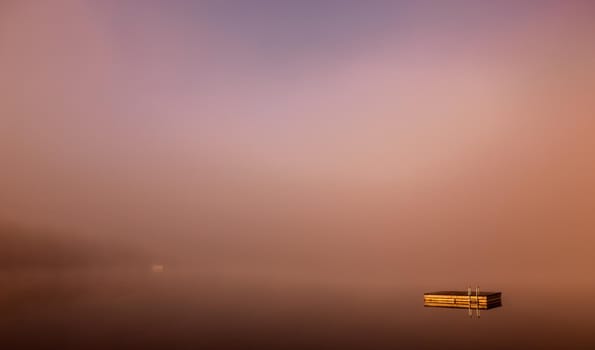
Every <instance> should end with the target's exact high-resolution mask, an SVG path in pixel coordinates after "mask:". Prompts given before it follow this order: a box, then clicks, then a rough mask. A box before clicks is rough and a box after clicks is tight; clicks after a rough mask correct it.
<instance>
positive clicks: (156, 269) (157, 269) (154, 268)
mask: <svg viewBox="0 0 595 350" xmlns="http://www.w3.org/2000/svg"><path fill="white" fill-rule="evenodd" d="M151 271H153V272H155V273H161V272H163V271H165V266H163V265H159V264H153V266H151Z"/></svg>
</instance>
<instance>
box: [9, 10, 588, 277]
mask: <svg viewBox="0 0 595 350" xmlns="http://www.w3.org/2000/svg"><path fill="white" fill-rule="evenodd" d="M267 4H268V3H267ZM267 4H265V2H263V3H262V4H260V5H262V6H265V5H266V6H269V7H266V8H268V9H269V10H268V11H264V12H258V11H256V12H254V11H247V12H242V11H243V10H242V9H241V8H237V7H234V6H218V5H216V4H214V3H213V4H211V3H210V2H208V1H207V2H199V3H197V4H195V5H193V6H190V5H189V4H188V3H187V2H182V1H179V2H172V4H171V5H170V3H169V2H168V3H167V4H166V3H165V2H149V3H146V4H142V5H141V4H137V3H135V2H110V1H106V2H94V1H74V0H65V1H59V2H56V3H55V4H54V3H52V4H49V3H39V2H29V1H18V2H17V1H5V2H2V4H1V5H0V75H1V76H2V79H1V80H0V94H1V100H2V103H1V104H0V118H1V123H2V126H1V127H0V159H1V162H2V163H1V169H2V171H1V172H0V193H1V199H0V218H1V219H2V222H3V224H2V227H1V228H0V232H1V233H2V235H1V238H0V239H2V242H1V243H2V255H3V258H2V259H1V260H0V261H2V265H3V267H10V268H11V269H14V268H15V267H18V266H19V265H22V267H27V268H30V267H32V266H35V267H36V268H41V267H45V268H49V267H57V266H76V265H81V266H88V265H89V264H93V265H94V266H113V265H134V266H143V267H140V268H144V267H147V268H148V267H149V266H150V264H153V263H163V264H165V265H166V266H168V267H171V266H175V269H198V270H201V271H203V270H205V271H206V270H209V271H212V272H213V273H215V274H217V273H220V274H227V275H226V276H228V275H229V276H236V275H242V274H244V275H245V274H253V275H254V276H261V277H260V278H264V279H266V278H286V279H289V280H291V279H295V278H302V279H316V278H319V279H329V280H332V279H333V278H335V279H342V280H347V281H355V282H352V283H357V281H362V283H364V282H363V281H367V280H370V279H372V280H374V281H384V282H386V281H399V283H403V284H406V283H414V282H415V283H422V284H424V285H432V284H438V282H440V281H442V282H443V283H448V284H449V285H452V286H453V287H457V286H460V285H463V286H464V285H466V284H467V283H470V282H473V283H475V282H477V283H479V282H483V281H488V282H487V283H491V284H493V285H496V286H498V285H503V284H506V285H514V284H515V283H517V282H519V281H525V282H527V281H528V282H529V283H530V284H532V285H535V286H538V285H544V284H546V285H550V284H551V285H560V284H576V285H583V284H590V283H592V282H591V281H590V278H589V277H588V273H589V272H590V271H591V269H592V266H593V264H595V260H594V259H595V258H593V257H592V254H591V253H590V249H589V247H591V246H592V245H593V244H594V243H595V238H594V237H595V236H593V235H592V230H593V228H595V222H594V219H593V216H592V215H591V214H592V209H593V207H594V204H595V202H594V198H595V196H594V194H595V182H594V181H595V180H593V179H594V178H595V177H594V175H595V165H594V164H595V163H594V162H593V159H594V154H593V150H595V145H594V143H595V141H593V138H592V135H593V132H595V121H593V117H592V116H593V112H594V111H595V104H594V102H593V100H592V98H591V92H592V91H593V88H594V87H595V79H594V76H593V72H595V69H594V68H595V66H594V65H595V64H594V62H595V60H594V58H595V48H594V47H593V42H595V40H593V33H594V31H593V30H594V28H593V23H592V21H591V16H590V15H589V13H590V11H592V10H593V9H592V8H591V6H590V5H588V4H581V3H579V2H577V3H574V2H569V3H568V4H567V5H556V4H542V5H541V6H537V5H527V6H526V7H522V8H519V9H517V11H512V10H511V7H510V6H512V5H507V4H502V5H501V6H496V7H495V8H484V7H481V6H471V7H465V8H466V9H467V10H465V11H462V12H460V13H458V14H457V13H456V11H454V8H453V9H451V11H450V12H449V11H447V9H446V8H443V9H435V8H434V9H432V8H431V7H428V8H426V7H423V6H410V7H408V9H407V10H406V11H404V10H400V9H398V8H395V7H393V6H389V5H386V4H384V5H383V3H382V2H377V3H376V2H374V5H373V6H371V7H370V8H369V9H367V11H364V12H363V14H362V15H361V16H356V13H357V11H359V10H358V9H359V7H357V6H355V5H354V4H352V3H351V2H350V3H349V4H347V5H345V6H344V7H337V5H336V4H334V5H331V2H329V4H327V5H328V6H329V7H328V8H326V7H325V8H326V9H327V10H325V11H331V12H332V11H337V12H336V13H335V15H334V16H330V17H328V15H329V13H327V12H324V11H322V12H321V13H318V14H311V13H310V12H309V11H307V10H306V7H305V5H304V8H303V10H304V12H300V11H297V10H296V9H293V10H292V9H291V8H284V7H278V6H273V5H271V4H268V5H267ZM385 6H388V7H385ZM298 7H299V8H300V9H302V7H300V6H298ZM244 10H246V9H244ZM294 10H296V11H294ZM360 10H361V9H360ZM385 10H386V11H385ZM242 13H243V14H242ZM300 16H303V17H300ZM280 18H286V19H287V22H283V21H281V22H282V23H281V22H279V21H280ZM306 18H307V21H310V22H307V23H310V26H309V28H308V29H307V30H306V29H304V28H303V27H302V26H303V25H304V24H303V22H302V20H303V21H306ZM276 26H280V27H279V28H280V29H279V30H278V31H275V29H274V28H277V27H276ZM445 268H446V269H448V271H449V274H448V276H445V275H444V272H443V269H445ZM321 276H324V277H321ZM230 278H233V277H230Z"/></svg>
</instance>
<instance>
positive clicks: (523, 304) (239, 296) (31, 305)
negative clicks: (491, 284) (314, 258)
mask: <svg viewBox="0 0 595 350" xmlns="http://www.w3.org/2000/svg"><path fill="white" fill-rule="evenodd" d="M0 282H1V283H2V284H1V287H2V288H1V291H0V330H1V331H0V332H1V339H2V344H3V345H5V346H3V348H5V349H28V348H31V349H34V348H39V349H174V348H175V349H186V348H187V349H335V348H338V349H389V348H403V349H445V348H449V349H450V348H452V349H502V348H515V349H516V348H519V349H595V321H593V320H592V319H591V318H592V315H593V312H594V311H595V306H594V305H593V304H592V303H589V300H588V299H589V295H591V294H592V292H593V289H592V288H590V287H584V288H583V287H581V288H574V287H573V288H566V287H565V286H559V287H558V288H544V287H540V286H536V285H518V284H517V285H508V286H502V288H490V289H499V291H501V292H502V293H503V295H502V298H503V306H502V307H499V308H495V309H491V310H482V311H481V317H480V318H477V317H476V315H475V313H474V315H473V317H469V316H468V310H466V309H444V308H428V307H424V306H423V293H424V292H429V291H431V290H432V289H433V290H440V289H446V288H448V287H450V286H442V285H436V286H429V285H425V284H424V285H421V284H420V283H418V284H417V285H416V284H415V283H408V282H407V281H402V280H398V279H396V278H394V279H388V278H386V279H378V278H376V279H369V280H365V279H362V278H359V279H355V280H351V279H349V278H325V276H319V277H311V276H309V275H308V274H307V273H303V274H297V273H295V274H288V275H287V276H272V277H271V276H267V275H266V274H254V273H249V272H241V273H238V272H234V273H223V272H221V271H218V272H205V271H191V270H184V271H176V270H168V269H165V270H164V271H163V272H162V273H154V272H152V271H151V269H150V268H147V269H133V268H130V269H126V268H120V269H107V270H101V269H65V270H59V269H58V270H26V271H22V270H19V271H15V270H12V271H4V272H2V273H1V280H0ZM444 287H446V288H444ZM460 289H461V290H464V289H466V285H464V286H461V288H460Z"/></svg>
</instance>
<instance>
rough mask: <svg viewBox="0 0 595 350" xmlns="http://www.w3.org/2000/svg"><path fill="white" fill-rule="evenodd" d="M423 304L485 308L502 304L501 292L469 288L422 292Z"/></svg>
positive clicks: (429, 305)
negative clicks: (466, 289) (464, 289)
mask: <svg viewBox="0 0 595 350" xmlns="http://www.w3.org/2000/svg"><path fill="white" fill-rule="evenodd" d="M424 306H428V307H448V308H461V309H463V308H464V309H482V310H483V309H485V310H487V309H492V308H495V307H499V306H502V293H501V292H479V290H476V291H473V292H471V289H469V290H468V291H440V292H432V293H424Z"/></svg>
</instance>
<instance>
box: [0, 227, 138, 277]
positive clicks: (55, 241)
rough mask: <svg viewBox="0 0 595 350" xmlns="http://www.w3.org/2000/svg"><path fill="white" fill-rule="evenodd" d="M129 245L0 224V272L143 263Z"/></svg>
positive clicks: (136, 251) (135, 250)
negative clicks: (17, 269)
mask: <svg viewBox="0 0 595 350" xmlns="http://www.w3.org/2000/svg"><path fill="white" fill-rule="evenodd" d="M144 255H145V254H144V253H143V252H142V251H139V250H137V249H135V248H134V247H133V246H132V245H131V244H123V243H121V242H114V241H110V240H107V239H102V238H98V237H95V238H88V237H83V236H80V235H74V234H68V233H62V232H55V231H51V230H39V229H30V228H23V227H19V226H17V225H12V224H5V223H0V269H13V268H64V267H90V266H106V265H121V264H131V263H139V264H140V263H146V262H147V261H148V260H147V259H146V258H145V257H144Z"/></svg>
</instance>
